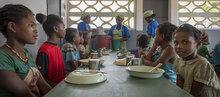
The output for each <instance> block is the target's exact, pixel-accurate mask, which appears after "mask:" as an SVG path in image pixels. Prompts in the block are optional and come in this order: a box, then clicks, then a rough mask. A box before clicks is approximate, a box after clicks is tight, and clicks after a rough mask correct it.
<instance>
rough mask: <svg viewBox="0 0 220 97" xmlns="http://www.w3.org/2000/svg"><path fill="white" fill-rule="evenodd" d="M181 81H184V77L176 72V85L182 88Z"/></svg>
mask: <svg viewBox="0 0 220 97" xmlns="http://www.w3.org/2000/svg"><path fill="white" fill-rule="evenodd" d="M183 83H184V79H183V78H182V77H181V76H180V75H179V74H177V82H176V85H178V86H179V87H180V88H183Z"/></svg>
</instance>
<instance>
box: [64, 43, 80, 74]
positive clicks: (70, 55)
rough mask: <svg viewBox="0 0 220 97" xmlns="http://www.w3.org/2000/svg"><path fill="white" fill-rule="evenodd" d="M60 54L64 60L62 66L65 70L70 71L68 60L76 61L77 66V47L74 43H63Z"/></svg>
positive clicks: (78, 57) (78, 58)
mask: <svg viewBox="0 0 220 97" xmlns="http://www.w3.org/2000/svg"><path fill="white" fill-rule="evenodd" d="M62 56H63V60H64V66H65V70H66V71H71V67H70V64H69V61H71V60H74V61H76V62H75V63H76V64H75V65H76V67H77V61H79V60H80V56H79V49H77V48H76V47H75V46H74V45H72V44H70V43H65V44H64V45H63V47H62Z"/></svg>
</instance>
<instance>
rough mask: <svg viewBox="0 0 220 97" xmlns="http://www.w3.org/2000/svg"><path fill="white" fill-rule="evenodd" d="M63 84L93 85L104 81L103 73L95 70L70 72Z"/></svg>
mask: <svg viewBox="0 0 220 97" xmlns="http://www.w3.org/2000/svg"><path fill="white" fill-rule="evenodd" d="M64 80H65V82H67V83H72V84H95V83H100V82H103V81H105V80H106V77H105V75H104V74H103V72H100V71H97V70H77V71H73V72H71V73H70V74H69V75H68V76H67V77H66V78H65V79H64Z"/></svg>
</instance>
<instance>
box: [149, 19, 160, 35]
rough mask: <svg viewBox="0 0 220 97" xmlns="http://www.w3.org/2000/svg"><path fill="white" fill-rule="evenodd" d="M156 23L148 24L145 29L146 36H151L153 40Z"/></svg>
mask: <svg viewBox="0 0 220 97" xmlns="http://www.w3.org/2000/svg"><path fill="white" fill-rule="evenodd" d="M158 25H159V24H158V22H157V21H151V22H150V23H149V24H148V27H147V34H148V35H152V37H153V38H154V37H155V30H156V28H157V26H158Z"/></svg>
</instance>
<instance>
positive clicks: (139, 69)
mask: <svg viewBox="0 0 220 97" xmlns="http://www.w3.org/2000/svg"><path fill="white" fill-rule="evenodd" d="M152 68H154V67H152V66H128V67H127V68H126V70H127V71H128V73H129V74H130V75H131V76H134V77H139V78H159V77H161V76H162V75H163V73H164V72H165V71H164V70H163V69H160V68H157V69H155V70H153V71H152V72H149V71H150V70H151V69H152Z"/></svg>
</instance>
